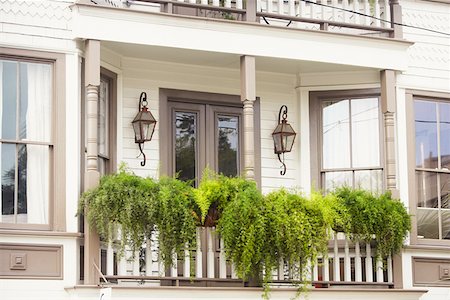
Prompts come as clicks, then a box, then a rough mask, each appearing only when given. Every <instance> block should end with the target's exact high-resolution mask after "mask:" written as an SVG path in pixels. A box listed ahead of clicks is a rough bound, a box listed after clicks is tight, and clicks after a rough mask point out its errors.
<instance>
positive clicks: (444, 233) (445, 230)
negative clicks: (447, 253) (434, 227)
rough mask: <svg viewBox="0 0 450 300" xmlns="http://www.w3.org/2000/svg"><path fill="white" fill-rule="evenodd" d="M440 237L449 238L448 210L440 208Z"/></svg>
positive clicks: (449, 220) (449, 216) (449, 215)
mask: <svg viewBox="0 0 450 300" xmlns="http://www.w3.org/2000/svg"><path fill="white" fill-rule="evenodd" d="M441 212H442V238H443V239H445V240H450V210H446V209H445V210H442V211H441Z"/></svg>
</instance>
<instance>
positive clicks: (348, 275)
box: [344, 237, 352, 281]
mask: <svg viewBox="0 0 450 300" xmlns="http://www.w3.org/2000/svg"><path fill="white" fill-rule="evenodd" d="M344 251H345V257H344V281H352V269H351V260H350V249H349V246H348V238H347V237H345V248H344Z"/></svg>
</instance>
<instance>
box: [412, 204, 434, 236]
mask: <svg viewBox="0 0 450 300" xmlns="http://www.w3.org/2000/svg"><path fill="white" fill-rule="evenodd" d="M438 213H439V211H438V210H435V209H421V208H418V209H417V234H418V236H419V237H422V238H426V239H438V238H439V217H438Z"/></svg>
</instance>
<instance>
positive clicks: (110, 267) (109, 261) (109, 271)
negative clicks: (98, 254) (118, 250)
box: [106, 241, 114, 275]
mask: <svg viewBox="0 0 450 300" xmlns="http://www.w3.org/2000/svg"><path fill="white" fill-rule="evenodd" d="M106 275H114V249H113V247H112V242H111V241H110V242H109V243H108V248H107V249H106Z"/></svg>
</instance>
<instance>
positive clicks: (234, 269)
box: [231, 263, 238, 279]
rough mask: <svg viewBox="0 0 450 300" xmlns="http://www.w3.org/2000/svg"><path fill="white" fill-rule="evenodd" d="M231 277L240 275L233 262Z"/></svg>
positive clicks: (234, 277)
mask: <svg viewBox="0 0 450 300" xmlns="http://www.w3.org/2000/svg"><path fill="white" fill-rule="evenodd" d="M231 278H233V279H236V278H238V276H237V274H236V267H235V266H234V264H233V263H231Z"/></svg>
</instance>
